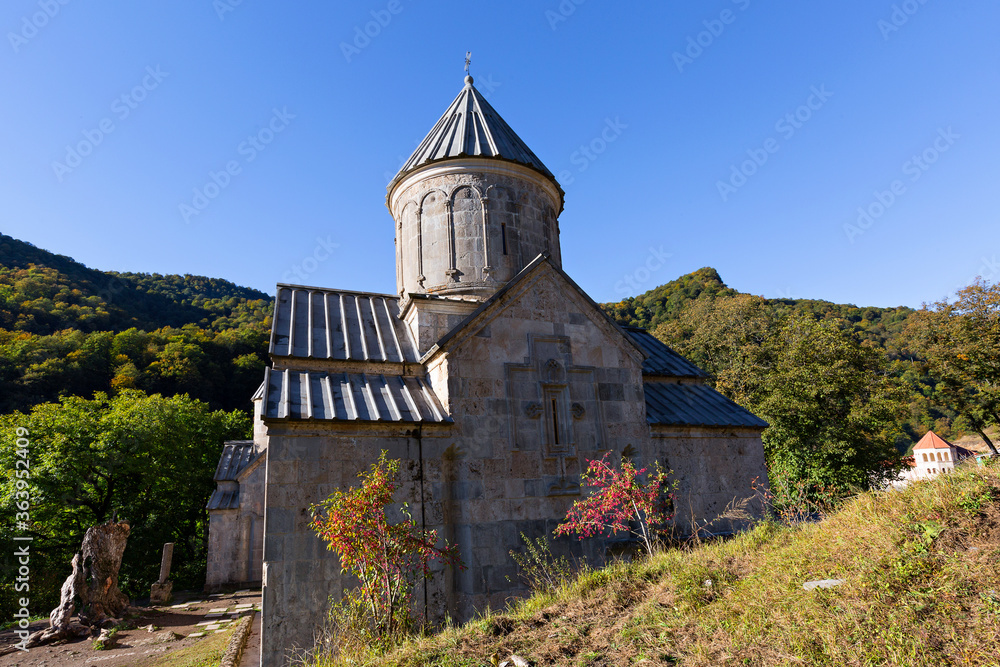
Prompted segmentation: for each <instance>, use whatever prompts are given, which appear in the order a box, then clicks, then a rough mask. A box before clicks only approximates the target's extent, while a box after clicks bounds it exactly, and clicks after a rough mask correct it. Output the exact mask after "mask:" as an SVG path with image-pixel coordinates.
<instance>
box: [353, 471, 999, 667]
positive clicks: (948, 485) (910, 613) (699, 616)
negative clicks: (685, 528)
mask: <svg viewBox="0 0 1000 667" xmlns="http://www.w3.org/2000/svg"><path fill="white" fill-rule="evenodd" d="M998 569H1000V467H998V466H997V465H993V466H991V467H987V468H974V467H965V468H962V469H960V470H959V471H958V472H956V473H954V474H953V475H950V476H947V477H942V478H939V479H937V480H933V481H929V482H921V483H917V484H913V485H911V486H909V487H908V488H906V489H904V490H902V491H891V492H885V493H873V494H865V495H862V496H859V497H858V498H856V499H854V500H852V501H851V502H849V503H848V504H847V505H846V506H845V507H844V508H843V509H841V510H840V511H839V512H837V513H835V514H833V515H831V516H830V517H829V518H827V519H826V520H824V521H822V522H821V523H817V524H810V525H802V526H798V527H794V528H790V527H783V526H778V525H774V524H762V525H759V526H758V527H756V528H755V529H754V530H752V531H750V532H748V533H745V534H743V535H741V536H739V537H737V538H734V539H732V540H730V541H727V542H722V543H715V544H710V545H706V546H702V547H699V548H696V549H694V550H691V551H680V550H674V551H668V552H664V553H660V554H658V555H656V556H655V557H654V558H652V559H648V560H644V561H642V562H639V563H633V564H628V565H626V564H617V565H613V566H611V567H609V568H606V569H604V570H599V571H592V572H589V573H586V574H584V575H583V576H582V577H580V578H579V579H577V580H576V581H574V582H572V583H571V584H569V585H567V586H565V587H563V588H562V589H560V590H559V591H557V592H556V593H555V594H551V595H547V596H542V597H536V598H532V599H529V600H526V601H524V602H521V603H518V604H516V605H515V606H514V607H513V608H512V609H511V610H509V611H507V612H505V613H502V614H494V615H490V616H488V617H485V618H482V619H479V620H476V621H474V622H472V623H469V624H467V625H465V626H463V627H461V628H454V629H448V630H445V631H443V632H441V633H439V634H437V635H434V636H432V637H426V638H421V639H417V640H413V641H411V642H410V643H407V644H405V645H403V646H401V647H400V648H399V649H397V650H396V651H394V652H392V653H391V654H389V655H386V656H383V657H381V658H375V657H372V656H369V657H368V658H367V659H362V660H360V661H358V662H354V663H353V664H361V663H369V664H378V665H401V666H403V665H406V666H411V665H412V666H417V665H421V666H422V665H442V666H459V665H488V664H490V658H491V656H498V657H499V659H500V660H503V659H505V658H506V657H508V656H509V655H510V654H511V653H516V654H518V655H521V656H524V657H526V658H528V659H529V660H531V662H532V663H533V664H536V665H580V666H582V665H594V666H597V665H636V664H642V665H838V666H839V665H934V666H935V667H937V666H939V665H992V666H997V665H1000V657H998V656H1000V574H998ZM814 579H844V580H846V583H844V584H843V585H841V586H838V587H836V588H831V589H817V590H812V591H806V590H804V589H803V588H802V584H803V583H804V582H806V581H810V580H814ZM706 582H711V583H710V584H709V583H706Z"/></svg>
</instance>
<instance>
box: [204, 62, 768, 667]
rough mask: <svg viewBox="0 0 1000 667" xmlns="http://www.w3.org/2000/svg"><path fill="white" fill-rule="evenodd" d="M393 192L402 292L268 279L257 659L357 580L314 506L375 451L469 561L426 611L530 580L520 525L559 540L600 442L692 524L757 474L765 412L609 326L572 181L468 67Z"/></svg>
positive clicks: (503, 599)
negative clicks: (566, 266)
mask: <svg viewBox="0 0 1000 667" xmlns="http://www.w3.org/2000/svg"><path fill="white" fill-rule="evenodd" d="M471 117H474V118H475V120H476V122H475V123H472V122H471V121H470V118H471ZM470 128H472V129H470ZM448 133H452V134H448ZM476 133H479V135H481V136H479V135H477V134H476ZM446 134H447V135H448V136H445V135H446ZM473 139H475V140H474V141H473ZM463 141H464V142H465V143H464V144H463V143H462V142H463ZM442 147H444V148H442ZM487 149H488V151H489V152H486V151H487ZM387 203H388V206H389V210H390V212H391V213H392V215H393V219H394V222H395V225H396V233H397V238H396V252H397V254H396V260H397V286H398V291H399V294H398V296H389V295H379V294H367V293H360V292H344V291H336V290H327V289H322V288H308V287H301V286H291V285H279V286H278V295H277V299H276V302H277V303H276V306H275V316H274V322H273V329H272V337H271V350H270V353H271V365H270V367H269V368H268V369H267V372H266V375H265V380H264V385H263V387H262V389H261V393H260V409H259V412H258V418H257V420H256V422H257V423H256V425H255V433H258V432H259V433H262V434H263V435H262V438H263V439H264V440H266V479H265V481H264V485H263V494H262V497H263V498H264V524H265V529H264V547H263V626H262V627H263V638H262V647H261V664H262V665H264V666H265V667H277V666H279V665H284V664H287V663H288V662H289V660H290V659H291V657H292V656H293V655H294V654H295V653H297V652H300V651H303V650H307V649H308V648H310V647H311V646H312V644H313V639H314V631H315V630H316V629H317V627H318V626H319V625H320V624H321V623H322V621H323V619H324V617H325V612H326V610H327V608H328V605H329V603H330V600H331V599H337V598H339V596H340V595H341V594H342V592H343V591H344V589H345V587H348V586H351V585H353V582H351V581H350V580H348V579H346V578H345V577H344V576H343V575H341V572H340V565H339V563H338V562H337V559H336V558H335V556H334V555H333V554H331V553H330V552H328V551H327V550H326V549H325V548H324V546H325V545H324V543H323V542H322V541H321V540H319V539H318V538H317V537H316V536H315V535H314V534H313V533H312V531H311V530H310V529H309V520H310V511H309V508H310V506H311V505H313V504H315V503H319V502H320V501H322V500H323V499H325V498H326V497H327V496H329V495H330V494H331V493H332V492H333V491H334V490H335V489H338V488H344V487H347V486H351V485H355V484H356V483H357V475H358V473H359V472H361V471H363V470H365V469H366V468H367V467H368V466H370V465H371V464H372V463H373V462H374V461H375V460H376V459H377V458H378V456H379V453H380V452H381V451H386V452H387V453H388V455H389V456H390V457H392V458H395V459H399V460H400V461H401V462H402V465H401V473H400V474H401V479H400V482H401V488H400V491H399V493H398V497H397V501H399V502H404V501H405V502H407V503H409V505H410V509H411V512H412V516H413V517H414V518H415V519H416V520H417V521H418V523H419V524H420V525H421V526H422V527H424V528H426V529H431V530H437V531H438V533H439V535H440V536H441V537H442V538H443V539H446V540H448V542H450V543H452V544H456V545H457V546H458V549H459V553H460V557H461V559H462V560H463V562H464V564H465V566H466V569H464V570H458V569H447V570H443V571H439V572H437V573H436V576H435V577H434V578H433V579H431V580H430V581H428V582H427V583H426V584H424V583H421V585H419V586H418V590H417V591H416V600H415V604H416V605H417V607H418V608H419V610H420V611H422V612H424V613H425V614H426V615H427V617H428V618H429V619H431V620H432V621H442V620H444V619H446V618H450V619H452V620H455V621H464V620H467V619H469V618H471V617H472V616H473V615H474V614H475V613H476V612H477V611H480V610H482V609H484V608H486V607H487V606H489V607H491V608H493V609H496V608H501V607H503V606H504V605H505V604H506V603H507V602H508V601H509V600H510V599H511V598H512V597H516V596H519V595H524V594H525V593H526V591H525V589H524V588H523V587H522V585H521V584H520V582H519V577H518V572H517V569H516V565H515V563H514V561H513V559H512V558H511V556H510V551H511V550H518V549H523V546H524V542H523V539H522V535H523V536H525V537H527V538H529V539H531V538H536V537H540V536H549V537H550V538H551V537H552V530H553V529H554V528H555V526H556V525H557V524H558V523H559V522H560V521H561V520H562V519H564V517H565V515H566V512H567V510H568V509H569V507H570V506H571V505H572V503H573V502H574V501H575V500H578V499H580V498H582V497H583V496H584V495H585V494H586V493H587V489H584V488H581V486H580V474H581V473H582V472H583V470H584V469H585V467H586V465H587V461H588V460H590V459H595V458H600V457H601V456H604V455H606V454H610V455H611V457H612V460H614V461H619V460H621V459H622V458H629V459H631V460H633V461H635V462H636V463H638V464H640V465H650V464H653V463H654V462H659V463H661V464H662V465H663V466H664V467H665V468H669V469H671V470H672V471H673V473H672V474H673V478H674V479H675V480H676V481H677V483H678V496H677V498H678V502H677V517H676V520H677V523H678V525H679V526H680V527H681V528H682V529H683V528H685V527H686V528H690V522H691V521H695V522H698V523H699V525H701V524H703V523H704V522H705V521H709V520H711V519H713V518H714V517H716V516H718V515H719V514H720V513H722V512H723V511H724V510H725V507H726V506H727V505H728V504H729V503H730V502H731V501H733V500H734V499H738V498H742V497H746V496H749V495H751V493H752V486H753V484H754V482H755V481H756V482H757V483H758V484H766V479H767V478H766V474H767V473H766V470H765V468H764V458H763V447H762V445H761V440H760V433H761V431H762V429H763V428H764V427H765V426H766V424H764V423H763V422H762V421H760V420H759V419H757V418H756V417H754V416H753V415H750V414H749V413H747V412H746V411H745V410H742V409H741V408H739V406H736V405H735V404H733V403H731V402H730V401H728V400H727V399H725V398H724V397H722V396H720V395H719V394H717V393H716V392H714V391H713V390H712V389H711V388H710V387H708V386H707V385H706V384H705V380H706V377H705V375H704V373H703V372H701V371H700V370H699V369H697V368H696V367H694V366H692V365H691V364H690V363H688V362H687V361H686V360H684V359H683V358H681V357H679V356H678V355H676V353H674V352H673V351H672V350H670V349H669V348H667V347H666V346H664V345H663V344H662V343H660V342H659V341H657V340H656V339H655V338H653V337H652V336H650V335H649V334H648V333H646V332H644V331H641V330H632V329H623V328H621V327H619V326H618V325H616V324H615V323H614V322H613V321H611V320H610V319H609V318H608V317H607V316H606V315H605V314H604V312H603V311H602V310H601V309H600V307H598V306H597V304H595V303H594V302H593V301H592V300H591V299H590V298H589V297H588V296H587V295H586V294H585V293H584V292H583V291H582V290H581V289H580V288H579V286H577V285H576V283H574V282H573V281H572V279H570V278H569V277H568V276H567V275H566V274H565V273H564V272H563V271H562V269H561V258H560V248H559V227H558V215H559V214H560V213H561V211H562V190H561V188H559V186H558V183H556V182H555V179H554V178H553V177H552V175H551V173H549V172H548V170H547V169H545V167H544V166H543V165H542V164H541V162H540V161H539V160H538V159H537V157H535V156H534V154H533V153H531V151H530V150H529V149H528V148H527V147H526V146H524V145H523V143H522V142H521V141H520V139H518V138H517V136H516V135H515V134H514V133H513V130H511V129H510V128H509V127H508V126H507V125H506V124H505V123H504V122H503V120H502V119H500V118H499V115H498V114H496V112H495V111H494V110H493V109H492V107H489V106H488V104H487V103H486V102H485V100H483V99H482V98H481V96H480V95H479V94H478V91H476V90H475V89H474V88H473V87H472V79H471V77H469V78H467V79H466V87H465V89H464V90H463V92H462V93H461V94H460V96H459V97H458V98H456V101H455V102H453V104H452V106H451V107H450V108H449V110H448V112H446V114H445V116H444V117H442V120H441V121H439V122H438V124H437V125H436V126H435V129H434V130H432V133H431V135H428V139H426V140H425V141H424V143H423V144H421V146H420V147H419V148H418V150H417V152H416V153H415V154H414V157H413V158H411V160H410V162H408V163H407V165H406V166H405V167H404V169H403V171H401V173H400V175H398V176H397V177H396V179H394V181H393V183H392V184H391V185H390V188H389V193H388V198H387ZM220 466H221V463H220ZM251 476H252V475H251ZM254 479H256V478H254ZM249 480H250V478H249V477H248V478H247V486H245V487H244V486H241V487H240V492H241V499H240V504H241V507H242V505H243V503H244V502H247V503H249V504H248V505H247V506H248V507H250V506H252V503H253V501H251V500H250V498H249V496H250V495H251V494H252V493H256V492H255V491H251V488H253V487H252V485H251V484H250V481H249ZM220 484H221V483H220ZM241 484H242V482H241ZM220 488H221V486H220ZM224 520H228V519H225V517H223V518H222V519H220V525H221V521H224ZM214 521H215V517H214V515H213V524H212V526H213V530H214V528H215V525H216V524H215V523H214ZM735 527H738V526H732V525H721V526H718V529H719V530H727V529H732V528H735ZM220 534H222V531H220ZM229 534H234V531H233V530H230V531H229ZM552 540H553V549H554V550H555V551H556V552H557V553H565V554H570V553H571V554H574V555H576V556H578V557H585V558H586V559H587V562H588V563H591V564H593V565H600V564H602V563H604V562H606V560H607V558H608V557H610V556H612V555H614V554H617V553H620V552H621V551H622V550H623V549H624V550H627V549H629V548H630V546H629V544H628V543H623V538H622V536H615V537H612V538H593V539H588V540H584V541H579V540H576V539H571V538H568V537H564V538H558V539H556V538H552ZM213 544H216V547H215V548H218V549H224V548H225V547H223V546H221V545H218V544H217V543H213ZM220 553H221V552H220ZM210 558H211V557H210ZM226 558H230V557H229V556H220V559H221V560H225V559H226ZM240 558H242V555H234V556H232V557H231V559H232V560H237V561H238V560H239V559H240Z"/></svg>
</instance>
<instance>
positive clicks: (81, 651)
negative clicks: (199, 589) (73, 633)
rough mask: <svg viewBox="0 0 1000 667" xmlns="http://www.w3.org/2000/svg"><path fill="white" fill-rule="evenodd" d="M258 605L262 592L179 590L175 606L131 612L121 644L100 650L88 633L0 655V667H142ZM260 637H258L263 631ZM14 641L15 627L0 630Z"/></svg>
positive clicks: (7, 641)
mask: <svg viewBox="0 0 1000 667" xmlns="http://www.w3.org/2000/svg"><path fill="white" fill-rule="evenodd" d="M259 608H260V591H259V590H253V591H251V590H245V591H237V592H235V593H225V594H218V595H211V596H209V595H205V594H204V593H202V594H198V593H190V594H187V593H178V594H177V595H176V599H175V601H174V604H173V605H171V606H167V607H138V608H136V607H133V608H132V609H131V610H130V612H132V613H134V615H132V616H130V617H129V618H128V619H127V620H128V627H129V628H130V629H122V630H120V631H119V632H118V634H117V637H118V642H117V644H116V645H115V647H114V648H112V649H108V650H103V651H97V650H95V649H94V648H93V638H92V637H87V638H83V639H78V640H75V641H72V642H65V643H61V644H53V645H50V646H39V647H37V648H33V649H31V650H29V651H27V652H24V651H16V652H14V653H10V654H8V655H4V656H0V667H29V666H30V667H89V666H90V665H93V666H94V667H144V666H147V665H152V664H153V663H154V662H156V661H157V660H160V659H161V658H163V657H164V656H169V655H170V654H171V653H174V652H175V651H178V650H179V649H184V648H187V647H190V646H195V645H197V644H198V642H200V641H202V640H204V639H206V638H208V637H212V636H214V635H215V634H216V633H222V632H225V631H226V630H227V629H228V628H229V627H230V624H231V623H232V622H233V620H234V619H238V618H239V617H240V616H241V615H244V614H247V613H250V611H252V610H253V609H259ZM258 616H259V615H258ZM47 625H48V622H47V621H38V622H37V623H33V624H32V625H31V630H32V631H35V630H40V629H42V628H44V627H46V626H47ZM149 626H152V629H150V627H149ZM256 635H257V638H258V641H259V636H260V632H259V631H258V632H257V633H256ZM16 641H17V637H16V635H14V633H13V631H12V630H4V631H2V632H0V647H3V648H7V647H8V646H10V645H11V644H13V643H14V642H16ZM250 641H251V642H252V641H253V637H251V640H250ZM251 664H252V663H251Z"/></svg>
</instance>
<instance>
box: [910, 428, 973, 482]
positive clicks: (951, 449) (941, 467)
mask: <svg viewBox="0 0 1000 667" xmlns="http://www.w3.org/2000/svg"><path fill="white" fill-rule="evenodd" d="M975 456H976V453H975V452H973V451H972V450H969V449H966V448H965V447H959V446H958V445H953V444H952V443H950V442H948V441H947V440H945V439H944V438H942V437H941V436H939V435H938V434H937V433H935V432H934V431H927V433H925V434H924V437H922V438H920V440H919V441H918V442H917V444H915V445H914V446H913V462H912V463H911V464H910V468H909V470H907V471H905V472H904V475H905V478H906V479H907V480H909V481H916V480H920V479H930V478H932V477H937V476H938V475H940V474H941V473H947V472H952V471H953V470H954V469H955V466H956V465H957V464H959V463H961V462H962V461H964V460H965V459H967V458H970V457H975Z"/></svg>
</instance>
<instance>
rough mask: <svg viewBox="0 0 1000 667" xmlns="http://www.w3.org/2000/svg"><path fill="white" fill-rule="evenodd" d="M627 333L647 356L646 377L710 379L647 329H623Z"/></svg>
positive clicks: (644, 372)
mask: <svg viewBox="0 0 1000 667" xmlns="http://www.w3.org/2000/svg"><path fill="white" fill-rule="evenodd" d="M622 328H623V329H625V333H627V334H628V335H629V337H630V338H631V339H632V340H633V341H635V344H636V345H638V346H639V349H641V350H642V351H643V352H645V354H646V360H645V361H644V362H643V363H642V372H643V374H644V375H669V376H671V377H697V378H705V377H708V373H706V372H705V371H703V370H701V369H700V368H698V367H697V366H695V365H694V364H692V363H691V362H690V361H688V360H687V359H685V358H684V357H682V356H681V355H679V354H677V353H676V352H674V351H673V350H671V349H670V348H669V347H667V346H666V345H664V344H663V343H662V342H661V341H660V340H659V339H658V338H656V337H655V336H654V335H653V334H651V333H649V332H648V331H646V330H645V329H639V328H637V327H622Z"/></svg>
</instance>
